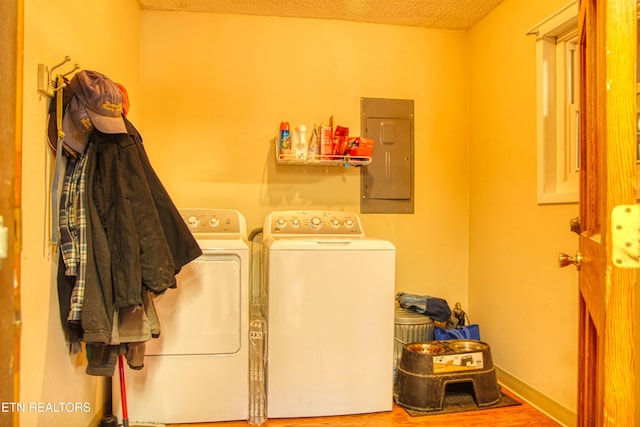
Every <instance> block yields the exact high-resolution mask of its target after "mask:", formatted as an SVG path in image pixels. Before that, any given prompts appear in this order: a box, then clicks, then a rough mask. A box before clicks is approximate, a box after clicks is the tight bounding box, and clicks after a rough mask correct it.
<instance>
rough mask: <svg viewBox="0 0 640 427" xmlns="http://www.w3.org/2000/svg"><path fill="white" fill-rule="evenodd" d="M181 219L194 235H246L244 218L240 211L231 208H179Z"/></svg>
mask: <svg viewBox="0 0 640 427" xmlns="http://www.w3.org/2000/svg"><path fill="white" fill-rule="evenodd" d="M180 215H181V216H182V219H184V221H185V222H186V223H187V226H188V227H189V230H190V231H191V233H193V234H194V235H201V234H205V235H214V236H215V235H220V236H219V237H223V236H244V237H246V235H247V226H246V223H245V219H244V217H243V216H242V214H240V212H238V211H236V210H231V209H180Z"/></svg>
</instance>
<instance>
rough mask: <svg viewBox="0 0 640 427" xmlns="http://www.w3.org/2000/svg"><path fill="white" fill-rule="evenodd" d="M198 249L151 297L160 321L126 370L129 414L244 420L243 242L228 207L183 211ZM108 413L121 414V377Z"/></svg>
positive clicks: (241, 221) (168, 419)
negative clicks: (172, 282)
mask: <svg viewBox="0 0 640 427" xmlns="http://www.w3.org/2000/svg"><path fill="white" fill-rule="evenodd" d="M181 214H182V216H183V218H184V219H185V221H186V222H187V224H188V226H189V228H190V229H191V231H192V233H193V234H194V236H195V238H196V240H197V241H198V243H199V245H200V247H201V248H202V251H203V254H202V255H201V256H200V257H198V258H197V259H196V260H194V261H192V262H191V263H189V264H187V265H186V266H185V267H184V268H183V269H182V271H180V273H179V274H178V275H177V283H178V286H177V289H169V290H167V291H166V292H165V293H164V294H162V295H160V296H158V297H156V298H155V299H154V304H155V307H156V310H157V313H158V318H159V320H160V325H161V334H160V337H159V338H157V339H153V340H150V341H148V342H147V343H146V351H145V359H144V368H143V369H141V370H132V369H129V368H126V370H125V375H126V376H125V385H126V393H127V407H128V413H129V418H131V419H132V420H135V421H149V422H150V421H155V422H161V423H202V422H215V421H230V420H246V419H247V413H248V382H249V378H248V365H249V359H248V328H249V325H248V316H249V315H248V307H249V305H248V293H249V247H248V243H247V231H246V222H245V218H244V216H243V215H242V214H241V213H240V212H238V211H234V210H203V209H191V210H181ZM112 400H113V410H114V413H116V414H117V415H118V416H119V418H121V416H122V408H121V406H122V405H121V398H120V381H119V378H118V376H117V375H115V376H114V377H113V388H112Z"/></svg>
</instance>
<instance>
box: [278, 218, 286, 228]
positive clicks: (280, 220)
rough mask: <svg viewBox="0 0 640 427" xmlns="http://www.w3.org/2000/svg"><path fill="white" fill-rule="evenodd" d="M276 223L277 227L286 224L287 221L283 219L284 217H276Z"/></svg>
mask: <svg viewBox="0 0 640 427" xmlns="http://www.w3.org/2000/svg"><path fill="white" fill-rule="evenodd" d="M276 225H277V226H278V227H284V226H285V225H287V221H285V219H284V218H278V219H277V220H276Z"/></svg>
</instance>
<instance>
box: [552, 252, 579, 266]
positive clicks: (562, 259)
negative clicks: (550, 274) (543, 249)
mask: <svg viewBox="0 0 640 427" xmlns="http://www.w3.org/2000/svg"><path fill="white" fill-rule="evenodd" d="M581 262H582V254H581V253H580V252H576V254H575V256H570V255H567V254H563V253H561V254H558V266H559V267H566V266H567V265H571V264H573V265H575V266H576V269H577V270H580V263H581Z"/></svg>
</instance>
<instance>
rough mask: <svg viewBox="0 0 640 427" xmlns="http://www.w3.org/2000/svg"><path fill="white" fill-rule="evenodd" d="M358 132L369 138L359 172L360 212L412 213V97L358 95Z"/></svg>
mask: <svg viewBox="0 0 640 427" xmlns="http://www.w3.org/2000/svg"><path fill="white" fill-rule="evenodd" d="M360 111H361V123H360V127H361V135H362V136H364V137H366V138H370V139H373V140H374V141H375V142H374V146H373V157H372V159H371V163H370V164H368V165H366V166H363V167H362V168H361V172H360V181H361V184H360V196H361V197H360V210H361V212H363V213H413V204H414V203H413V194H414V192H413V187H414V169H413V168H414V161H413V156H414V148H413V145H414V142H413V140H414V137H413V134H414V120H413V100H407V99H384V98H361V100H360Z"/></svg>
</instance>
